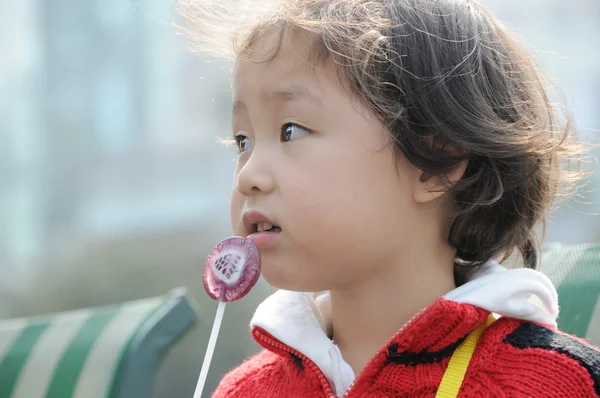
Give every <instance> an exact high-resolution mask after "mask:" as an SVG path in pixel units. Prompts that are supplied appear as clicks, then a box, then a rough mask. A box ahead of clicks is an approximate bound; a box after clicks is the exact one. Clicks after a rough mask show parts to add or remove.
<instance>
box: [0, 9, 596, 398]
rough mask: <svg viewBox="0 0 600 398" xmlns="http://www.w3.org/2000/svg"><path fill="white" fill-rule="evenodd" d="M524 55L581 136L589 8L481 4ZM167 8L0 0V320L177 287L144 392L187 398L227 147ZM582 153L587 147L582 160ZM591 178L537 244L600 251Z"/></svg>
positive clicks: (231, 337) (199, 342)
mask: <svg viewBox="0 0 600 398" xmlns="http://www.w3.org/2000/svg"><path fill="white" fill-rule="evenodd" d="M483 2H484V3H485V4H487V5H488V6H489V7H490V8H491V9H492V10H493V11H494V12H495V13H496V14H497V15H498V16H499V17H500V18H501V19H502V20H503V21H504V22H506V23H507V24H508V25H509V26H510V27H512V28H513V29H515V30H516V31H517V32H518V33H519V34H520V35H521V36H522V38H523V40H524V41H525V42H526V43H527V44H528V45H529V46H531V47H533V48H535V49H536V52H535V57H536V59H537V61H538V63H539V64H540V65H541V67H542V69H543V71H544V72H546V74H548V75H549V76H550V77H552V78H553V79H554V80H555V81H556V83H557V85H558V86H559V87H560V88H561V89H562V90H563V92H564V94H565V97H566V99H567V101H568V105H569V106H570V108H571V110H572V112H573V114H574V116H575V118H576V121H577V123H578V125H579V128H580V134H581V136H582V137H583V138H584V139H590V138H592V139H594V138H595V137H596V136H597V134H598V133H597V132H596V130H597V129H599V128H600V111H599V110H600V52H599V51H598V42H600V23H599V22H598V21H600V2H598V1H597V0H573V1H570V2H565V1H559V0H519V1H516V0H484V1H483ZM173 18H176V15H175V14H174V10H173V4H172V2H170V1H167V0H150V1H144V2H130V1H125V0H102V1H100V0H85V1H83V0H19V1H9V0H0V319H6V318H12V317H20V316H29V315H36V314H45V313H53V312H58V311H64V310H69V309H75V308H82V307H89V306H98V305H105V304H112V303H118V302H121V301H125V300H132V299H137V298H143V297H150V296H153V295H160V294H164V293H166V292H167V291H169V290H170V289H171V288H174V287H177V286H184V287H186V288H187V289H188V291H189V292H190V294H191V296H192V297H193V299H194V301H195V303H196V308H197V310H198V312H199V315H200V318H201V319H200V322H199V323H198V324H197V325H196V326H195V328H194V330H193V331H192V332H191V333H189V334H188V335H186V337H185V338H184V339H182V340H181V341H180V342H179V343H178V344H177V346H176V347H175V348H174V349H172V350H171V351H170V352H169V353H168V355H167V357H166V359H165V361H163V363H162V365H161V367H160V371H159V377H158V379H157V381H156V389H155V393H154V396H155V397H157V398H158V397H160V398H163V397H165V398H166V397H168V398H178V397H186V398H187V397H190V396H191V395H192V393H193V389H194V386H195V383H196V379H197V376H198V373H199V370H200V365H201V362H202V359H203V355H204V350H205V346H206V343H207V339H208V335H209V333H210V328H211V326H212V318H213V316H214V312H215V310H216V303H215V302H213V301H212V300H210V299H209V298H208V297H207V296H206V294H205V293H204V290H203V288H202V282H201V271H202V265H203V262H204V259H205V257H206V255H207V253H208V252H209V250H210V249H211V248H212V247H213V245H214V244H215V243H216V242H217V241H219V240H220V239H221V238H223V237H225V236H228V235H229V234H230V227H229V220H228V195H229V190H230V186H231V182H232V180H231V174H232V170H233V167H234V159H235V156H236V152H235V149H234V148H227V147H224V146H222V145H221V144H219V143H218V138H219V137H227V136H228V135H229V134H230V127H229V110H230V106H231V103H230V89H229V65H227V64H226V63H224V62H222V61H219V60H215V59H209V58H205V57H202V56H199V55H193V54H191V53H189V52H188V51H186V49H185V47H184V40H183V39H182V38H181V37H179V36H178V35H177V34H176V32H175V30H174V29H173V28H172V27H171V26H170V23H171V21H172V19H173ZM595 154H596V155H598V154H600V152H598V151H596V152H595ZM599 187H600V171H595V172H594V174H593V175H592V177H591V178H590V180H589V185H588V187H587V189H586V192H585V195H586V197H585V201H587V202H589V203H583V201H582V200H579V201H571V202H569V203H567V204H566V205H564V206H563V207H562V209H561V210H560V211H558V212H557V213H556V214H554V216H553V218H552V220H551V222H550V224H549V227H548V232H547V239H546V240H547V241H552V242H556V241H558V242H561V243H564V244H571V243H583V242H598V241H600V218H599V216H598V215H597V214H598V213H600V194H599V193H598V188H599ZM271 292H272V288H270V287H268V286H267V285H266V284H265V283H264V282H262V281H261V282H260V283H259V284H258V285H257V288H255V289H254V290H253V292H252V293H251V294H250V295H249V296H248V297H247V298H246V299H245V300H243V301H242V302H240V303H234V304H230V305H228V307H227V311H226V312H225V321H224V322H225V323H224V326H223V328H222V329H221V330H222V332H221V336H220V338H219V341H218V344H217V348H216V352H215V359H214V360H213V366H212V367H211V371H210V373H209V380H208V382H207V386H206V393H205V396H209V394H210V392H211V391H212V390H213V389H214V388H215V387H216V384H217V383H218V381H219V379H220V377H221V376H222V375H223V374H224V373H225V372H226V371H227V370H229V369H230V368H232V367H233V366H235V365H236V364H237V363H239V362H240V361H241V360H242V359H243V358H245V357H246V356H248V355H250V354H252V353H253V352H256V351H257V350H258V346H257V345H255V344H254V343H253V342H252V341H251V338H250V336H249V333H248V323H249V320H250V317H251V316H252V313H253V310H254V308H255V307H256V305H257V304H258V303H259V302H260V301H261V300H262V299H263V298H265V297H266V296H267V295H268V294H270V293H271Z"/></svg>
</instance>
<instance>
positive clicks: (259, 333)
mask: <svg viewBox="0 0 600 398" xmlns="http://www.w3.org/2000/svg"><path fill="white" fill-rule="evenodd" d="M424 311H425V309H421V310H419V312H417V313H416V314H415V315H414V316H413V317H412V318H410V319H409V320H408V321H407V322H406V323H405V324H404V325H403V326H402V327H401V328H400V329H399V330H398V331H397V332H396V333H394V335H393V336H392V337H391V338H390V339H389V340H388V341H387V342H386V343H385V344H384V345H383V346H382V347H381V348H380V349H379V351H377V353H376V354H375V355H374V356H373V358H377V357H378V356H379V355H380V354H382V353H383V352H384V351H385V350H386V349H387V347H389V345H390V344H392V342H393V341H394V340H396V339H397V338H398V337H399V336H400V335H401V334H402V333H404V331H405V330H406V328H407V327H408V326H409V325H410V324H411V323H413V322H414V321H415V320H416V319H417V318H418V317H419V316H420V315H421V314H422V313H423V312H424ZM252 333H253V334H254V337H255V338H256V339H258V340H260V341H262V342H263V344H266V345H268V346H269V347H271V348H274V349H276V350H278V351H281V352H285V353H288V354H294V355H295V356H297V357H299V358H301V359H302V362H304V363H306V364H308V367H309V368H310V369H311V370H312V371H313V372H314V373H315V375H316V376H317V378H318V379H319V381H320V382H321V386H322V388H323V391H324V392H325V395H326V397H327V398H338V397H337V395H335V394H334V393H333V389H332V388H331V385H330V384H329V381H328V380H327V378H326V377H325V375H324V374H323V372H322V371H321V369H320V368H319V367H318V366H317V365H316V364H315V363H314V362H313V361H312V360H310V359H309V358H308V357H307V356H305V355H304V354H302V353H301V352H300V351H297V350H294V349H293V348H291V347H289V346H288V345H286V344H283V343H282V342H280V341H279V340H277V339H275V338H273V337H271V336H270V335H269V334H268V333H266V332H264V331H263V330H262V329H260V328H257V329H255V330H254V331H253V332H252ZM367 368H368V363H367V366H365V367H364V368H363V369H362V370H361V371H360V373H359V374H358V376H357V377H355V378H354V380H353V381H352V383H350V386H349V387H348V390H347V391H346V393H345V394H344V395H343V397H342V398H350V393H351V392H352V388H353V387H354V385H355V383H356V381H357V380H359V379H360V378H361V376H362V374H363V373H364V372H365V369H367Z"/></svg>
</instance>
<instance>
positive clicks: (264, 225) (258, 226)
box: [250, 222, 281, 233]
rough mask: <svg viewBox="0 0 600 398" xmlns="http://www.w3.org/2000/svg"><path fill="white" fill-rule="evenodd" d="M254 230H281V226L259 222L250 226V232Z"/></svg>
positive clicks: (254, 231)
mask: <svg viewBox="0 0 600 398" xmlns="http://www.w3.org/2000/svg"><path fill="white" fill-rule="evenodd" d="M256 232H281V228H280V227H278V226H277V225H273V224H271V223H268V222H260V223H257V224H252V226H251V232H250V233H256Z"/></svg>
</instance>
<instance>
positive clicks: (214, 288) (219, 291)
mask: <svg viewBox="0 0 600 398" xmlns="http://www.w3.org/2000/svg"><path fill="white" fill-rule="evenodd" d="M259 277H260V254H259V252H258V249H257V248H256V246H255V245H254V243H252V241H250V240H249V239H246V238H242V237H239V236H233V237H230V238H226V239H223V240H222V241H221V242H219V243H218V244H217V246H215V248H214V249H213V250H212V251H211V252H210V254H209V255H208V257H207V258H206V262H205V263H204V270H203V271H202V282H203V284H204V290H206V293H208V295H209V296H210V297H211V298H212V299H213V300H218V301H219V306H218V307H217V314H216V315H215V321H214V323H213V327H212V331H211V332H210V338H209V340H208V347H207V348H206V354H205V355H204V362H203V363H202V368H201V370H200V376H199V377H198V384H197V385H196V391H195V392H194V398H200V396H201V395H202V390H203V388H204V383H205V382H206V376H207V375H208V368H209V367H210V362H211V360H212V355H213V352H214V350H215V345H216V344H217V337H218V335H219V329H220V328H221V322H222V321H223V314H224V313H225V304H226V303H229V302H232V301H236V300H239V299H241V298H242V297H244V296H245V295H247V294H248V293H249V292H250V290H252V288H253V287H254V285H255V284H256V282H257V281H258V278H259Z"/></svg>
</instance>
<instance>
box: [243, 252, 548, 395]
mask: <svg viewBox="0 0 600 398" xmlns="http://www.w3.org/2000/svg"><path fill="white" fill-rule="evenodd" d="M444 298H445V299H446V300H450V301H454V302H457V303H461V304H471V305H474V306H476V307H479V308H483V309H485V310H487V311H490V312H492V313H495V314H498V315H500V316H506V317H510V318H516V319H522V320H526V321H530V322H534V323H538V324H542V325H545V326H547V327H549V328H552V329H556V318H557V317H558V295H557V293H556V289H555V288H554V286H553V285H552V282H551V281H550V279H549V278H548V277H546V276H545V275H544V274H542V273H540V272H538V271H534V270H531V269H510V270H509V269H506V268H504V267H502V266H501V265H499V264H498V263H496V262H489V263H486V264H484V265H483V266H482V267H481V268H480V269H479V270H478V271H477V272H476V273H475V274H474V275H472V276H471V278H470V281H468V282H467V283H465V284H464V285H462V286H460V287H458V288H456V289H454V290H452V291H450V292H448V293H447V294H446V295H445V296H444ZM328 299H329V295H328V294H327V293H325V294H321V295H318V294H313V293H298V292H290V291H285V290H279V291H277V292H276V293H274V294H273V295H272V296H270V297H269V298H267V299H266V300H265V301H264V302H263V303H262V304H260V305H259V306H258V308H257V310H256V313H255V315H254V317H253V319H252V321H251V324H250V326H251V327H260V328H262V329H264V330H265V331H266V332H268V333H269V334H271V335H272V336H273V337H275V338H276V339H278V340H279V341H281V342H282V343H284V344H286V345H288V346H289V347H291V348H293V349H295V350H297V351H299V352H301V353H302V354H304V355H305V356H306V357H308V358H309V359H310V360H312V361H313V362H314V363H315V364H316V365H317V366H318V367H319V368H320V369H321V371H322V372H323V374H324V375H325V377H327V379H328V380H329V382H330V383H331V384H332V386H333V387H334V390H335V393H336V394H337V395H343V394H344V393H345V391H346V390H347V389H348V387H349V386H350V384H351V383H352V381H353V380H354V378H355V375H354V372H353V371H352V368H351V367H350V365H348V364H347V363H346V362H345V361H344V359H343V358H342V355H341V352H340V350H339V348H338V347H337V345H335V344H334V343H333V342H332V341H331V339H329V337H328V334H327V332H328V331H327V325H328V322H327V321H326V319H325V318H324V315H325V316H327V315H326V314H323V313H322V311H321V310H320V309H319V308H320V307H321V306H322V304H323V302H325V301H328Z"/></svg>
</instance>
